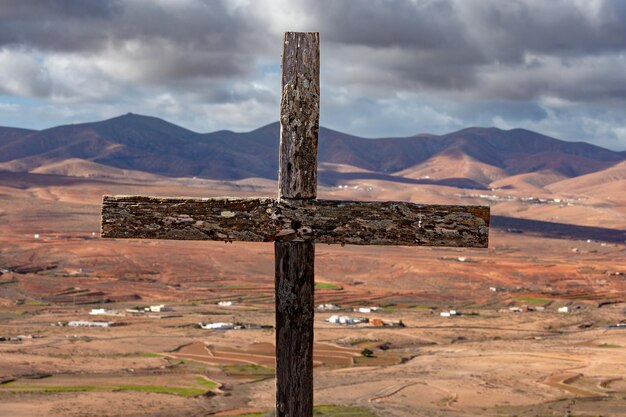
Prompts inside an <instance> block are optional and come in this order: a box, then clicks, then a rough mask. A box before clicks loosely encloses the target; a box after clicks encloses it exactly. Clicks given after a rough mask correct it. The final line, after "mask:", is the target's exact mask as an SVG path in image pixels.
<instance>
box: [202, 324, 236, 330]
mask: <svg viewBox="0 0 626 417" xmlns="http://www.w3.org/2000/svg"><path fill="white" fill-rule="evenodd" d="M198 324H199V325H200V327H201V328H203V329H206V330H209V329H222V330H227V329H234V328H235V324H234V323H222V322H220V323H198Z"/></svg>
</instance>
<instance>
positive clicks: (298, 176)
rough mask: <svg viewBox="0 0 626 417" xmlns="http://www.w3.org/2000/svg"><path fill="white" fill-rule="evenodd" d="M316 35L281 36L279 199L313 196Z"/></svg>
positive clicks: (317, 95)
mask: <svg viewBox="0 0 626 417" xmlns="http://www.w3.org/2000/svg"><path fill="white" fill-rule="evenodd" d="M319 56H320V51H319V34H318V33H298V32H286V33H284V34H283V77H282V96H281V101H280V157H279V159H280V163H279V165H280V167H279V171H278V179H279V181H278V183H279V191H278V192H279V197H281V198H315V197H316V195H317V134H318V130H319V111H320V106H319V102H320V81H319V77H320V61H319Z"/></svg>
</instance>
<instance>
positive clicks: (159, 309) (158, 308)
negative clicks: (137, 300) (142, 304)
mask: <svg viewBox="0 0 626 417" xmlns="http://www.w3.org/2000/svg"><path fill="white" fill-rule="evenodd" d="M149 311H150V312H151V313H160V312H162V311H172V309H171V308H169V307H166V306H165V305H163V304H160V305H158V306H150V307H149Z"/></svg>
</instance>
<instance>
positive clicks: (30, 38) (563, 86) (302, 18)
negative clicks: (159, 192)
mask: <svg viewBox="0 0 626 417" xmlns="http://www.w3.org/2000/svg"><path fill="white" fill-rule="evenodd" d="M288 30H290V31H318V32H320V39H321V60H322V75H321V78H322V79H321V83H322V104H321V106H322V114H321V124H322V125H324V126H326V127H330V128H333V129H337V130H341V131H344V132H348V133H352V134H357V135H361V136H365V137H380V136H408V135H413V134H416V133H421V132H429V133H447V132H451V131H454V130H458V129H461V128H464V127H468V126H496V127H500V128H503V129H509V128H514V127H523V128H527V129H532V130H536V131H539V132H542V133H545V134H548V135H551V136H555V137H558V138H561V139H566V140H585V141H589V142H592V143H596V144H598V145H601V146H605V147H609V148H612V149H618V150H624V149H626V1H620V0H614V1H611V0H605V1H602V0H550V1H545V0H507V1H502V0H475V1H474V0H441V1H439V0H405V1H400V0H367V1H366V0H361V1H359V0H350V1H349V0H332V1H330V0H308V1H307V0H303V1H297V0H274V1H270V0H268V1H263V0H223V1H218V0H28V1H24V0H0V125H2V126H18V127H30V128H46V127H51V126H55V125H59V124H65V123H76V122H84V121H93V120H101V119H104V118H108V117H113V116H117V115H119V114H123V113H127V112H134V113H141V114H148V115H153V116H158V117H162V118H164V119H167V120H169V121H171V122H174V123H177V124H180V125H182V126H185V127H187V128H190V129H193V130H196V131H200V132H208V131H213V130H218V129H231V130H237V131H242V130H250V129H254V128H257V127H259V126H261V125H264V124H267V123H270V122H273V121H275V120H278V102H279V92H280V65H279V64H280V53H281V51H280V48H281V33H282V32H283V31H288Z"/></svg>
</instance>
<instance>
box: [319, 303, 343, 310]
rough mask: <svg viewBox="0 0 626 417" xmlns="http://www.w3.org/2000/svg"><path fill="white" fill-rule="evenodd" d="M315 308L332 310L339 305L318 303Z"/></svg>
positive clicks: (337, 308)
mask: <svg viewBox="0 0 626 417" xmlns="http://www.w3.org/2000/svg"><path fill="white" fill-rule="evenodd" d="M317 309H318V310H320V311H334V310H339V306H336V305H335V304H320V305H318V306H317Z"/></svg>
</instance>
